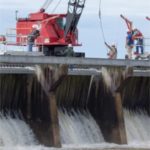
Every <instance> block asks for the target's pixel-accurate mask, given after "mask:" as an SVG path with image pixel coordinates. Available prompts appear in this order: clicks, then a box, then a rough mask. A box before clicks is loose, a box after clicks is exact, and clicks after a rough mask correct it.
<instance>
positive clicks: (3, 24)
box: [0, 0, 150, 58]
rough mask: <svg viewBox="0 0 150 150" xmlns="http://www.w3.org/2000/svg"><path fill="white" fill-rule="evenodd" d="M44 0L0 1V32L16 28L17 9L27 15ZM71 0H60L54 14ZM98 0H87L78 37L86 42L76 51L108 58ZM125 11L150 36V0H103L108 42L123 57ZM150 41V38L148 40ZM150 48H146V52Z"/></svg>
mask: <svg viewBox="0 0 150 150" xmlns="http://www.w3.org/2000/svg"><path fill="white" fill-rule="evenodd" d="M58 1H59V0H54V2H52V4H51V5H50V7H49V9H48V10H47V12H49V13H51V12H52V10H53V9H54V8H55V6H56V3H57V2H58ZM44 2H45V1H44V0H31V1H28V0H0V34H1V33H2V34H4V33H5V31H6V29H7V28H12V27H15V10H19V17H27V16H28V14H29V13H31V12H36V11H38V10H39V8H40V7H41V6H42V5H43V3H44ZM67 2H68V0H61V3H60V5H59V7H58V8H57V9H56V11H55V13H65V12H66V10H67ZM98 11H99V0H86V5H85V8H84V12H83V15H82V17H81V19H80V22H79V25H78V29H79V32H80V33H79V36H80V37H79V40H80V42H81V43H82V44H83V46H82V47H80V48H77V49H76V51H84V52H85V53H86V56H87V57H107V55H106V53H107V50H106V47H105V46H104V40H103V37H102V32H101V28H100V24H99V18H98ZM120 14H124V15H125V16H127V17H128V18H129V19H130V20H132V21H133V24H134V26H135V27H137V28H139V29H140V30H141V31H142V32H143V34H144V36H145V37H149V38H150V21H147V20H146V19H145V16H150V0H101V15H102V23H103V28H104V34H105V38H106V41H107V42H108V43H110V44H111V43H114V42H115V43H116V44H117V47H118V56H119V58H123V57H124V55H125V53H126V50H125V37H126V25H125V23H124V22H123V20H122V19H121V18H120V17H119V16H120ZM145 42H146V44H150V40H148V39H147V40H146V41H145ZM148 50H150V47H146V51H148Z"/></svg>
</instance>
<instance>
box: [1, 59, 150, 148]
mask: <svg viewBox="0 0 150 150" xmlns="http://www.w3.org/2000/svg"><path fill="white" fill-rule="evenodd" d="M3 58H5V57H3ZM27 59H28V58H27ZM43 59H44V57H43ZM53 59H54V58H53ZM6 60H7V61H8V63H7V65H8V64H9V69H8V66H7V65H6ZM24 60H25V59H23V61H24ZM17 61H18V60H17ZM23 61H22V62H21V64H22V65H21V66H20V65H19V66H16V63H17V65H18V64H19V62H15V61H14V62H13V60H12V59H11V63H14V65H12V64H11V65H10V61H9V60H8V59H5V60H4V59H3V61H2V62H1V65H2V66H1V67H0V72H1V74H0V110H1V112H3V115H4V116H7V114H8V112H9V114H11V116H12V117H13V118H16V117H15V115H13V114H14V112H15V113H18V114H20V113H21V114H22V118H23V119H24V120H25V122H26V123H27V124H28V125H29V126H30V127H31V129H32V132H33V134H34V136H35V137H36V139H37V141H38V142H37V143H41V144H44V145H46V146H54V147H61V146H62V145H63V144H74V143H75V144H79V143H81V144H83V145H84V144H90V143H91V144H100V143H104V142H108V143H116V144H127V143H132V142H131V136H129V128H130V127H131V126H129V124H127V123H126V122H128V123H129V119H126V117H127V116H128V115H127V114H128V113H127V112H126V111H123V109H124V108H126V109H127V110H130V111H134V112H138V111H139V110H140V111H142V112H143V113H144V114H146V117H147V118H149V114H150V92H149V87H150V74H149V67H148V65H147V64H148V63H147V62H137V63H135V62H134V63H133V64H132V62H130V65H129V63H126V62H125V63H124V65H121V66H120V67H119V65H117V67H116V66H114V65H109V67H108V62H109V61H108V62H107V63H106V67H105V68H103V66H105V64H104V61H103V64H97V65H96V64H94V65H93V68H94V66H95V68H96V69H89V68H87V66H88V65H87V62H84V60H83V61H82V64H79V65H77V62H76V65H75V66H73V67H77V68H73V69H72V68H71V69H70V66H68V65H58V64H57V65H54V64H53V65H51V63H50V62H48V61H46V62H45V63H46V65H44V62H43V63H42V65H41V66H38V67H37V66H35V64H36V62H34V63H33V64H31V62H30V61H31V59H30V61H27V62H26V63H25V62H23ZM34 61H35V57H34ZM36 61H37V60H36ZM39 61H41V58H40V60H39ZM74 61H75V60H74ZM93 61H94V60H92V62H93ZM4 62H5V65H6V66H5V67H4ZM62 62H63V63H64V60H63V59H62ZM67 62H68V60H67ZM99 62H100V61H98V63H99ZM121 62H122V64H123V61H121ZM28 63H29V64H30V67H27V64H28ZM84 63H85V64H86V65H85V66H84ZM89 63H90V62H89ZM94 63H96V62H94ZM29 64H28V65H29ZM40 64H41V63H40ZM127 64H128V65H129V66H130V68H129V66H126V65H127ZM140 64H141V67H139V66H140ZM144 64H145V66H144ZM83 66H84V67H83ZM91 66H92V65H91ZM98 66H99V68H98ZM126 67H127V68H128V69H126ZM68 68H69V69H68ZM83 68H84V69H83ZM130 116H131V117H132V118H134V116H132V115H130ZM139 116H140V114H139ZM143 116H144V115H143ZM127 118H129V117H127ZM141 118H142V117H141ZM143 118H144V117H143ZM127 120H128V121H127ZM130 124H131V123H130ZM82 125H83V126H82ZM127 125H128V126H127ZM141 126H142V124H141ZM147 130H148V131H149V128H147ZM147 130H146V131H147ZM146 131H144V132H146ZM67 132H68V133H67ZM68 137H70V138H68ZM129 137H130V138H129ZM82 139H83V140H82ZM94 139H95V140H94ZM144 139H146V138H144ZM142 142H143V141H142ZM83 149H84V148H83ZM91 149H94V147H93V148H91ZM99 149H100V148H99Z"/></svg>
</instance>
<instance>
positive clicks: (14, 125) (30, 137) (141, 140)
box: [0, 110, 150, 150]
mask: <svg viewBox="0 0 150 150" xmlns="http://www.w3.org/2000/svg"><path fill="white" fill-rule="evenodd" d="M124 117H125V126H126V131H127V138H128V143H129V145H132V146H134V147H136V146H137V147H140V145H142V146H145V147H150V135H149V133H150V126H149V124H150V117H149V116H148V115H147V114H146V113H144V112H142V111H141V112H140V111H139V112H136V113H135V112H130V111H128V110H124ZM59 123H60V133H61V140H62V143H63V145H64V148H62V149H64V150H69V149H71V148H68V146H69V145H73V146H71V147H76V148H77V147H92V146H93V147H95V148H98V147H117V145H115V144H114V145H113V144H108V143H104V138H103V136H102V133H101V131H100V129H99V127H98V125H97V124H96V122H95V120H94V119H93V117H92V116H91V115H90V113H89V112H81V111H74V110H71V111H70V112H68V111H66V110H59ZM100 143H101V144H100ZM67 145H68V146H67ZM65 147H66V148H65ZM123 147H125V146H123ZM1 149H2V150H3V149H4V150H25V149H29V150H47V149H50V150H53V149H55V148H46V147H44V146H40V145H38V143H37V141H36V139H35V136H34V134H33V132H32V131H31V129H30V128H29V126H28V125H27V124H26V123H25V121H23V120H21V119H20V117H18V115H15V118H14V117H11V116H10V115H5V116H4V115H3V114H0V150H1Z"/></svg>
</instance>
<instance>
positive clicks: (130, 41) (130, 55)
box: [125, 30, 134, 59]
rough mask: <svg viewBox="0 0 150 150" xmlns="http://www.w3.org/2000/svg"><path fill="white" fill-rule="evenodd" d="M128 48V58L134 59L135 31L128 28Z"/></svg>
mask: <svg viewBox="0 0 150 150" xmlns="http://www.w3.org/2000/svg"><path fill="white" fill-rule="evenodd" d="M125 47H126V49H127V54H128V55H127V56H126V58H128V59H132V49H133V47H134V40H133V33H132V31H130V30H128V31H127V36H126V46H125Z"/></svg>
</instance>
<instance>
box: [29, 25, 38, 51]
mask: <svg viewBox="0 0 150 150" xmlns="http://www.w3.org/2000/svg"><path fill="white" fill-rule="evenodd" d="M38 36H40V31H39V28H38V26H37V25H33V26H32V31H31V33H30V34H29V35H28V37H27V44H28V51H29V52H32V47H33V45H34V42H35V39H36V38H37V37H38Z"/></svg>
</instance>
